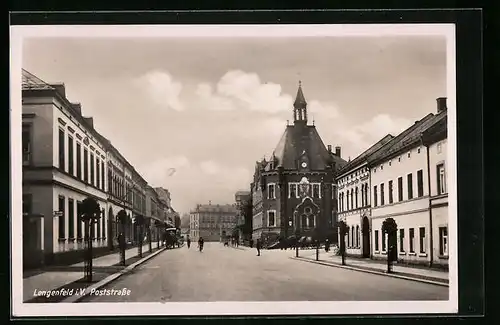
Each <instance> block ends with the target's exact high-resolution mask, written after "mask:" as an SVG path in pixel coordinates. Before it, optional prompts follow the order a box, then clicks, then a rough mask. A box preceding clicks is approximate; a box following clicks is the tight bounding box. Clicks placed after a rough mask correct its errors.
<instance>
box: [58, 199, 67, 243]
mask: <svg viewBox="0 0 500 325" xmlns="http://www.w3.org/2000/svg"><path fill="white" fill-rule="evenodd" d="M65 208H66V206H65V201H64V196H59V208H58V211H59V212H61V213H62V215H60V216H59V239H65V238H66V237H65V235H66V229H65V227H66V225H65V221H66V220H64V219H65V218H66V213H65V212H66V211H65Z"/></svg>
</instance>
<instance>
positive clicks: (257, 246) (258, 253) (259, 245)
mask: <svg viewBox="0 0 500 325" xmlns="http://www.w3.org/2000/svg"><path fill="white" fill-rule="evenodd" d="M255 248H257V256H260V249H261V242H260V239H257V243H256V244H255Z"/></svg>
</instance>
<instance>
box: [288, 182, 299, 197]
mask: <svg viewBox="0 0 500 325" xmlns="http://www.w3.org/2000/svg"><path fill="white" fill-rule="evenodd" d="M288 197H295V198H296V197H297V184H296V183H290V184H288Z"/></svg>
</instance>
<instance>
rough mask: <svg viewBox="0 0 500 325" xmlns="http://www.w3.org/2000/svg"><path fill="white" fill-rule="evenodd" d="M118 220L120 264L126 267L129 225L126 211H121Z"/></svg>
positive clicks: (117, 216)
mask: <svg viewBox="0 0 500 325" xmlns="http://www.w3.org/2000/svg"><path fill="white" fill-rule="evenodd" d="M116 220H117V221H118V224H119V227H120V229H119V233H118V246H119V247H120V262H121V264H122V265H125V246H126V243H125V233H124V232H125V227H126V225H127V223H128V216H127V212H126V211H125V210H123V209H122V210H120V211H119V212H118V213H117V214H116Z"/></svg>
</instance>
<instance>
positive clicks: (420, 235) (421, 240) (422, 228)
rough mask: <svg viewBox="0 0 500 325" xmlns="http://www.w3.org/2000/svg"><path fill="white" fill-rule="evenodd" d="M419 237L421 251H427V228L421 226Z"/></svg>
mask: <svg viewBox="0 0 500 325" xmlns="http://www.w3.org/2000/svg"><path fill="white" fill-rule="evenodd" d="M419 237H420V253H422V254H424V253H425V228H424V227H420V229H419Z"/></svg>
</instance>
